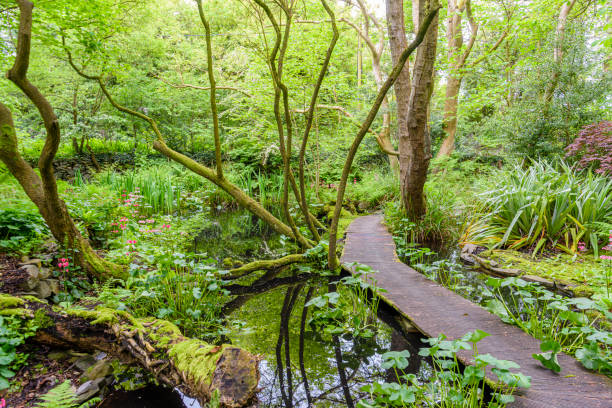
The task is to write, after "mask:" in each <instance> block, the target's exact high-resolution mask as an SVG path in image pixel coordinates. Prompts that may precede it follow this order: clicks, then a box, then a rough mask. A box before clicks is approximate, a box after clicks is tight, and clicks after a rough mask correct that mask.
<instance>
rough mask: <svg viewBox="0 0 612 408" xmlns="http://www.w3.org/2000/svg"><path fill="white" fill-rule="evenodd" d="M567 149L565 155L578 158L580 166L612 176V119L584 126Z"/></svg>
mask: <svg viewBox="0 0 612 408" xmlns="http://www.w3.org/2000/svg"><path fill="white" fill-rule="evenodd" d="M565 151H566V154H565V157H576V158H577V159H578V163H577V164H578V168H581V169H585V168H589V167H590V168H593V170H594V171H595V173H598V174H604V175H608V176H610V177H612V121H609V120H604V121H601V122H599V123H592V124H590V125H587V126H584V127H583V128H582V129H581V130H580V133H578V137H577V138H576V139H575V140H574V142H573V143H572V144H570V145H569V146H567V147H566V148H565Z"/></svg>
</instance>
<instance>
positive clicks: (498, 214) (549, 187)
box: [462, 162, 612, 255]
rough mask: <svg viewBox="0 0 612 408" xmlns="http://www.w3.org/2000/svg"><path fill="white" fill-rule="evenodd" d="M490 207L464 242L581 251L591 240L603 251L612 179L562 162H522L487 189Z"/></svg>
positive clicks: (611, 216) (472, 225) (611, 205)
mask: <svg viewBox="0 0 612 408" xmlns="http://www.w3.org/2000/svg"><path fill="white" fill-rule="evenodd" d="M482 198H483V204H484V210H483V213H482V215H479V216H476V217H474V218H473V219H472V220H471V221H470V223H469V224H468V226H467V228H466V230H465V231H464V235H463V238H462V241H463V242H473V243H476V244H481V245H487V246H491V247H508V248H512V249H520V248H531V249H532V251H533V254H534V255H535V254H536V253H537V252H538V251H540V250H541V249H543V248H544V247H545V246H549V247H551V248H558V249H561V250H563V251H565V252H568V253H570V254H573V253H576V252H577V250H578V243H579V242H581V240H585V241H586V243H587V245H585V248H586V247H587V246H590V248H591V249H592V250H593V251H594V253H595V255H597V253H598V250H599V245H600V241H602V240H603V239H604V238H605V237H607V231H608V230H609V229H610V227H612V225H611V224H610V220H611V219H612V180H608V179H606V178H604V177H602V176H598V175H595V174H593V173H579V172H577V171H575V170H573V169H571V168H570V167H569V166H568V165H566V164H564V163H561V165H560V166H559V168H558V169H557V168H555V167H553V166H552V165H550V164H548V163H546V162H534V163H533V164H532V166H531V167H529V168H528V169H522V168H521V167H519V166H516V167H515V168H514V169H513V171H510V172H504V173H502V174H501V175H500V177H499V179H498V180H496V186H495V188H493V189H491V190H489V191H487V192H485V193H483V194H482Z"/></svg>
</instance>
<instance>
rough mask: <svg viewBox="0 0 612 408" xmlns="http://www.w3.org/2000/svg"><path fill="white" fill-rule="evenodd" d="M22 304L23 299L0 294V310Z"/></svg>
mask: <svg viewBox="0 0 612 408" xmlns="http://www.w3.org/2000/svg"><path fill="white" fill-rule="evenodd" d="M24 303H25V301H24V300H23V299H20V298H18V297H15V296H11V295H5V294H2V293H0V309H10V308H14V307H17V306H22V305H23V304H24Z"/></svg>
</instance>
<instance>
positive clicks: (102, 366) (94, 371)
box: [81, 360, 113, 381]
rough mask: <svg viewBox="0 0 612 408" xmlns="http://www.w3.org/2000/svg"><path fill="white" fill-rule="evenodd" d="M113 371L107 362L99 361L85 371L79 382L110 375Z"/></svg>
mask: <svg viewBox="0 0 612 408" xmlns="http://www.w3.org/2000/svg"><path fill="white" fill-rule="evenodd" d="M112 372H113V369H112V367H111V365H110V362H109V361H108V360H100V361H98V362H97V363H95V364H94V365H92V366H91V367H89V368H88V369H87V371H86V372H85V374H83V375H82V376H81V380H90V381H91V380H96V379H98V378H103V377H106V376H108V375H110V374H111V373H112Z"/></svg>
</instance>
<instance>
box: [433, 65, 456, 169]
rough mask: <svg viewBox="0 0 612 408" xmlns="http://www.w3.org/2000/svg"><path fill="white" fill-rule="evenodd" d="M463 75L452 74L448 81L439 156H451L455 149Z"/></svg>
mask: <svg viewBox="0 0 612 408" xmlns="http://www.w3.org/2000/svg"><path fill="white" fill-rule="evenodd" d="M461 80H462V78H461V76H458V75H451V76H449V77H448V80H447V83H446V95H445V99H444V119H443V125H442V126H443V128H444V134H445V137H444V141H442V145H441V146H440V150H439V151H438V155H437V157H443V156H449V155H450V154H451V153H452V152H453V151H454V150H455V133H456V132H457V108H458V106H459V89H461Z"/></svg>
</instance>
